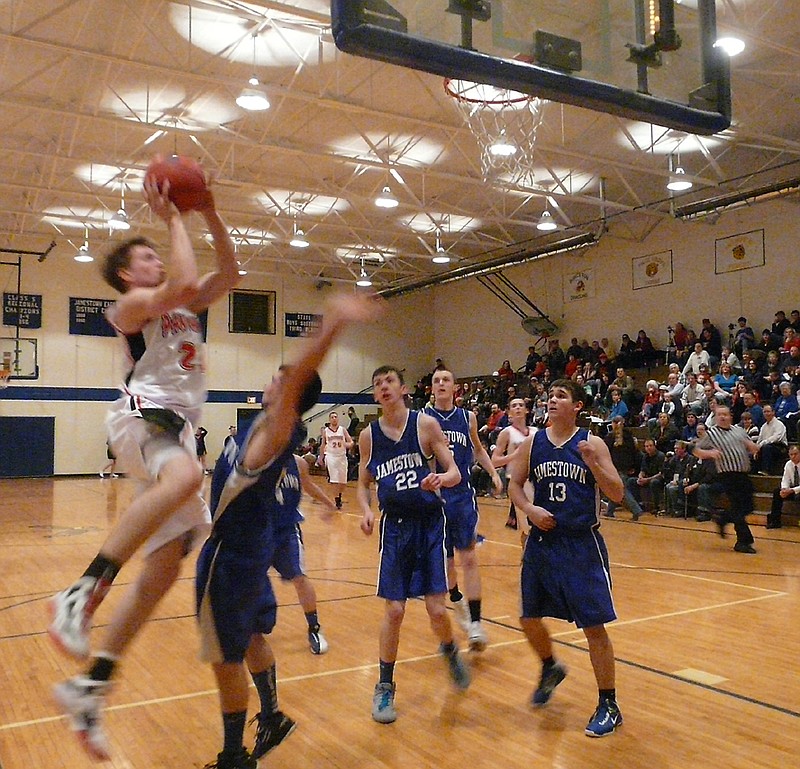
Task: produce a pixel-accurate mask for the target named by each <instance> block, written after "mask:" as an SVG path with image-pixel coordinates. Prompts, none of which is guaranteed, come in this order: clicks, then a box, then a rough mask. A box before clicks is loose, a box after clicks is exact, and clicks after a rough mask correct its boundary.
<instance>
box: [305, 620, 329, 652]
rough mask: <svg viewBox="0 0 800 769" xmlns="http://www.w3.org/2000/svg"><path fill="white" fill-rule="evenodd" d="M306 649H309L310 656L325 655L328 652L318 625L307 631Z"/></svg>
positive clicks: (326, 643)
mask: <svg viewBox="0 0 800 769" xmlns="http://www.w3.org/2000/svg"><path fill="white" fill-rule="evenodd" d="M308 648H309V649H311V653H312V654H325V652H326V651H328V642H327V641H326V640H325V636H324V635H322V631H321V630H320V628H319V625H314V627H313V628H309V629H308Z"/></svg>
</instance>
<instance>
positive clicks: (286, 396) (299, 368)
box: [242, 294, 381, 469]
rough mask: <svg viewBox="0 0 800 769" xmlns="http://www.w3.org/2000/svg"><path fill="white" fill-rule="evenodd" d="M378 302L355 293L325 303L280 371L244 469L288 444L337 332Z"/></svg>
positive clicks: (372, 312)
mask: <svg viewBox="0 0 800 769" xmlns="http://www.w3.org/2000/svg"><path fill="white" fill-rule="evenodd" d="M380 311H381V306H380V304H379V303H378V302H377V301H376V300H375V299H374V298H372V297H369V296H359V295H355V294H349V295H342V296H338V297H334V298H333V299H332V300H331V301H330V302H329V303H328V305H327V309H326V311H325V314H324V320H323V323H322V329H321V330H320V332H319V333H318V334H317V335H316V336H314V337H312V338H311V339H309V340H308V343H307V345H306V347H305V350H304V352H303V354H302V355H301V356H300V358H299V359H298V360H297V361H296V362H295V363H293V364H290V365H289V366H288V367H287V368H286V369H285V370H284V371H283V372H282V374H281V376H280V379H279V382H278V386H277V387H275V388H274V394H271V396H270V401H269V403H267V404H265V408H266V413H267V418H266V419H264V420H262V421H261V423H260V424H259V426H258V428H257V429H256V428H254V430H255V431H254V432H253V433H252V434H251V436H250V440H249V441H248V445H247V451H246V454H245V456H244V459H243V460H242V465H243V466H244V467H245V468H247V469H256V468H259V467H263V466H264V464H266V463H267V462H268V461H270V460H271V459H272V458H273V457H276V456H278V454H280V453H281V452H282V451H283V450H284V449H285V448H286V446H287V444H288V442H289V440H290V438H291V435H292V431H293V430H294V427H295V425H296V424H297V420H298V419H299V418H300V413H299V408H300V401H301V398H302V396H303V392H304V390H305V389H306V387H307V386H308V384H309V383H310V382H311V380H312V379H313V378H314V376H315V375H316V372H317V368H318V367H319V365H320V363H322V361H323V359H324V358H325V355H326V354H327V352H328V350H329V349H330V348H331V346H332V345H333V343H334V342H335V341H336V339H337V337H338V336H339V334H340V333H341V332H342V331H343V330H344V329H345V328H346V327H347V326H348V325H350V324H351V323H357V322H365V321H369V320H373V319H375V318H377V317H378V315H379V314H380Z"/></svg>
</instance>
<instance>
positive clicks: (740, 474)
mask: <svg viewBox="0 0 800 769" xmlns="http://www.w3.org/2000/svg"><path fill="white" fill-rule="evenodd" d="M715 415H716V416H715V424H714V426H713V427H709V428H708V430H707V432H706V435H705V437H704V438H702V439H701V440H699V441H698V442H697V444H696V445H695V448H694V455H695V456H696V457H698V458H699V459H713V460H714V463H715V464H716V466H717V473H718V475H717V477H716V479H715V485H719V486H721V487H722V489H723V490H724V491H725V493H726V495H727V496H728V500H729V502H730V509H729V510H728V511H727V512H722V514H721V516H720V518H719V520H718V525H719V533H720V536H721V537H724V536H725V525H726V524H727V523H728V522H731V523H733V527H734V529H735V530H736V544H735V545H734V546H733V549H734V550H735V551H736V552H737V553H751V554H754V553H755V552H756V549H755V548H754V547H753V534H752V532H751V531H750V527H749V526H748V525H747V520H746V518H747V515H748V514H749V513H752V512H753V484H752V481H751V480H750V476H749V475H748V473H749V471H750V456H749V455H750V454H752V455H753V456H756V454H758V446H757V445H756V444H755V443H753V441H751V440H750V438H748V437H747V433H746V432H745V431H744V430H743V429H742V428H741V427H739V426H738V425H732V424H731V423H732V421H733V419H732V417H731V410H730V407H729V406H726V405H723V404H721V403H720V404H718V405H717V407H716V410H715Z"/></svg>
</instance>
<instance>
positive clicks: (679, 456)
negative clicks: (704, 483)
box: [663, 441, 697, 518]
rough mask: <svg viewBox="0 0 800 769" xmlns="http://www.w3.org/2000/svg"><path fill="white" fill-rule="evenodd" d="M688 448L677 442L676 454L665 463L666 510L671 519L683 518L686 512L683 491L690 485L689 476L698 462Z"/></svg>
mask: <svg viewBox="0 0 800 769" xmlns="http://www.w3.org/2000/svg"><path fill="white" fill-rule="evenodd" d="M686 446H687V444H686V443H684V442H683V441H676V442H675V453H674V454H673V455H672V456H671V457H670V458H669V459H667V461H666V462H665V463H664V470H663V474H664V479H665V480H666V485H665V486H664V510H665V511H666V513H667V515H668V516H670V517H671V518H681V517H683V515H684V513H685V512H686V508H687V504H686V498H685V497H684V494H683V490H684V489H685V488H686V486H688V485H689V475H690V472H691V469H692V467H693V466H694V464H695V462H696V461H697V460H696V459H695V458H694V456H693V455H692V454H691V453H690V452H689V451H687V448H686Z"/></svg>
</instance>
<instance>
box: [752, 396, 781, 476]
mask: <svg viewBox="0 0 800 769" xmlns="http://www.w3.org/2000/svg"><path fill="white" fill-rule="evenodd" d="M755 443H756V445H757V446H758V456H757V457H756V466H757V467H758V469H759V471H760V472H762V473H769V474H772V473H775V472H776V471H777V468H778V467H779V466H780V465H782V464H783V463H784V462H785V461H786V450H787V448H788V441H787V440H786V425H785V424H783V422H781V420H780V419H777V418H776V417H775V411H774V410H773V408H772V406H770V405H769V404H767V405H766V406H764V424H763V425H761V428H760V429H759V431H758V439H757V440H756V442H755Z"/></svg>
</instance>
